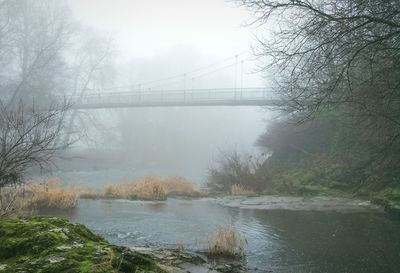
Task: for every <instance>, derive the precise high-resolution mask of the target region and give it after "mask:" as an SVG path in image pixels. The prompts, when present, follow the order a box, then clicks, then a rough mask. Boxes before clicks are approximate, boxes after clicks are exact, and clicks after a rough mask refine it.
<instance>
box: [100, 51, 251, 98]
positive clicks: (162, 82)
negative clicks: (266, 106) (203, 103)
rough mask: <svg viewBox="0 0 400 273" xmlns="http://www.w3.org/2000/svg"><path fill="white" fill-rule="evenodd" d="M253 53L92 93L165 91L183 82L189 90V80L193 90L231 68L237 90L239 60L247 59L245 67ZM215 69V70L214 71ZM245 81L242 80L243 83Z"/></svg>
mask: <svg viewBox="0 0 400 273" xmlns="http://www.w3.org/2000/svg"><path fill="white" fill-rule="evenodd" d="M250 52H251V51H250V50H245V51H242V52H239V53H237V54H235V55H234V56H230V57H228V58H224V59H221V60H218V61H216V62H213V63H211V64H208V65H205V66H201V67H198V68H195V69H192V70H189V71H187V72H185V73H180V74H175V75H172V76H168V77H163V78H159V79H155V80H151V81H145V82H140V83H137V84H135V85H132V84H130V85H121V86H114V87H108V88H101V89H92V91H97V92H103V91H106V92H109V91H118V92H121V91H126V90H131V91H135V90H136V91H142V90H153V89H155V88H158V87H163V89H165V86H166V85H174V84H179V82H182V80H183V87H184V89H186V88H187V82H186V81H187V79H192V82H191V88H192V89H193V83H194V80H195V79H200V78H203V77H206V76H208V75H211V74H215V73H216V72H219V71H222V70H224V69H227V68H230V67H233V66H235V75H234V81H235V82H234V86H235V89H236V88H237V76H238V75H237V70H238V59H239V57H240V56H244V57H245V58H242V59H241V63H242V66H243V62H244V61H247V60H249V59H251V58H252V56H247V57H246V54H249V53H250ZM231 60H234V63H230V64H228V65H224V66H222V67H218V66H220V65H222V64H224V63H227V62H228V61H231ZM212 68H215V69H212ZM200 72H203V73H201V74H198V73H200ZM241 73H243V67H242V69H241ZM242 81H243V80H241V82H242Z"/></svg>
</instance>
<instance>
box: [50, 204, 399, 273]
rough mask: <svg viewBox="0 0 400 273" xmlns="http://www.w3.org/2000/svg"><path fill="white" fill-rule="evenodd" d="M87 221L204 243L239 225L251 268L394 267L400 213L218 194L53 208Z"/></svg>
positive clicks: (101, 230) (119, 235)
mask: <svg viewBox="0 0 400 273" xmlns="http://www.w3.org/2000/svg"><path fill="white" fill-rule="evenodd" d="M52 215H54V216H61V217H65V218H68V219H70V220H71V221H73V222H78V223H82V224H84V225H86V226H87V227H89V228H90V229H92V230H93V231H94V232H96V233H98V234H100V235H102V236H104V237H105V238H106V239H107V240H109V241H110V242H112V243H115V244H119V245H126V246H162V247H174V246H175V245H176V244H182V245H184V247H185V248H187V249H190V250H200V249H201V248H202V242H203V240H204V237H205V236H206V235H207V234H211V233H213V232H214V231H215V230H216V228H217V227H218V226H227V225H232V226H233V227H234V228H235V229H236V230H237V231H238V232H240V233H241V234H243V235H244V236H245V238H246V240H247V247H246V253H247V255H246V260H247V264H248V267H249V268H250V272H279V273H281V272H301V273H303V272H304V273H305V272H313V273H314V272H315V273H317V272H318V273H324V272H326V273H344V272H348V273H361V272H362V273H386V272H387V273H395V272H399V268H400V220H399V219H393V218H392V217H390V216H388V215H386V214H383V213H378V212H352V213H339V212H333V211H301V210H300V211H291V210H260V209H258V210H255V209H241V208H232V207H225V206H221V205H218V204H216V203H215V200H213V199H198V200H184V199H171V198H170V199H169V200H168V201H166V202H141V201H126V200H89V199H82V200H80V201H79V204H78V206H77V208H76V209H74V210H72V211H69V212H64V213H52Z"/></svg>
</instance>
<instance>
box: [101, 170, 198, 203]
mask: <svg viewBox="0 0 400 273" xmlns="http://www.w3.org/2000/svg"><path fill="white" fill-rule="evenodd" d="M168 195H181V196H196V195H197V191H196V190H195V188H194V185H193V183H192V182H190V181H188V180H186V179H184V178H181V177H169V178H165V179H163V178H160V177H157V176H152V175H150V176H146V177H144V178H142V179H140V180H136V181H133V182H127V183H123V184H111V185H107V186H105V187H104V189H103V193H102V196H103V197H106V198H126V199H140V200H166V199H167V196H168Z"/></svg>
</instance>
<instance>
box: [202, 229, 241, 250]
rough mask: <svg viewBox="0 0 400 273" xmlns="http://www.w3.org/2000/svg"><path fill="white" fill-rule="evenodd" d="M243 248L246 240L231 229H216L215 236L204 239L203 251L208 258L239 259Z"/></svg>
mask: <svg viewBox="0 0 400 273" xmlns="http://www.w3.org/2000/svg"><path fill="white" fill-rule="evenodd" d="M245 247H246V239H245V238H244V237H243V236H242V235H240V234H238V233H237V232H236V231H235V230H234V229H233V228H232V227H225V228H223V227H218V228H217V231H216V233H215V235H212V236H210V235H208V236H207V237H206V239H205V244H204V249H203V250H204V252H205V253H206V254H207V255H210V256H228V257H241V256H243V255H244V252H245Z"/></svg>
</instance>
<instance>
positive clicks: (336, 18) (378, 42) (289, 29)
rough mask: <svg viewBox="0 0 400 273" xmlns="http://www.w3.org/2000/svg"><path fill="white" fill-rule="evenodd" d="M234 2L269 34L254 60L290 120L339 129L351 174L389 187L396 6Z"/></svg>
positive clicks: (373, 1) (393, 164)
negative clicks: (261, 61)
mask: <svg viewBox="0 0 400 273" xmlns="http://www.w3.org/2000/svg"><path fill="white" fill-rule="evenodd" d="M237 2H239V3H241V4H242V5H245V6H246V7H248V8H249V9H250V10H252V11H253V12H254V15H255V19H254V21H253V22H252V23H253V24H259V25H262V26H268V28H269V29H271V30H272V32H271V33H270V35H269V36H265V37H264V38H259V42H260V43H259V45H260V46H259V48H258V50H257V54H258V55H259V56H261V57H265V58H266V60H267V61H268V63H267V64H266V65H263V66H262V69H266V70H267V69H268V70H269V69H270V70H272V71H273V72H275V74H274V75H275V79H276V82H277V85H276V86H277V88H278V90H279V92H280V93H281V94H282V102H283V103H282V105H280V106H281V109H283V110H284V111H286V112H287V113H290V114H291V118H290V120H291V121H293V122H295V123H304V122H309V121H310V120H315V119H317V120H318V122H321V121H322V122H327V121H329V120H332V121H334V122H335V124H337V122H339V123H340V126H339V125H337V127H335V128H336V137H337V139H340V142H343V143H347V145H340V146H343V147H346V149H343V150H341V152H342V153H349V154H350V153H351V155H349V156H348V158H350V159H352V160H351V162H354V157H357V158H358V159H357V161H358V163H359V164H358V165H357V166H356V167H354V169H353V173H355V172H356V171H357V172H360V173H364V174H366V175H367V176H371V174H374V175H375V176H378V175H377V174H379V177H383V176H384V175H386V174H387V177H389V178H388V179H387V181H393V177H394V176H398V172H397V171H396V170H398V166H399V164H400V157H399V151H400V122H399V121H400V2H399V1H397V0H387V1H379V0H238V1H237ZM327 116H329V118H327V119H326V118H325V119H324V117H327ZM339 133H340V136H339V135H338V134H339ZM346 150H347V151H346ZM367 166H368V167H367ZM381 180H382V179H381ZM360 181H362V182H361V183H364V182H365V181H367V179H366V178H365V176H364V177H363V178H362V179H360ZM371 181H376V179H371ZM378 184H379V181H378ZM381 184H382V183H381Z"/></svg>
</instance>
